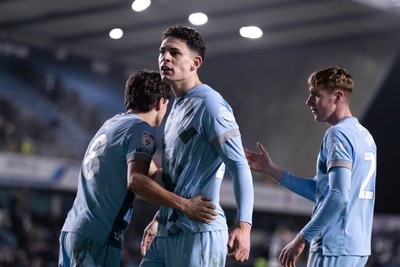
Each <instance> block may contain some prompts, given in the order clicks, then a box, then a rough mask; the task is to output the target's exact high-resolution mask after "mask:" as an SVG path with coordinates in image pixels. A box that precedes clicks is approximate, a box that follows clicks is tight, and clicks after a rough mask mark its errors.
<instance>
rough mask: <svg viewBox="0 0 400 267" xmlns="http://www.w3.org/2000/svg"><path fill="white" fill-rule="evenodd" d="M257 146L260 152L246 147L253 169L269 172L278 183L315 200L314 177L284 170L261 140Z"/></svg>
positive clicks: (247, 157) (249, 162)
mask: <svg viewBox="0 0 400 267" xmlns="http://www.w3.org/2000/svg"><path fill="white" fill-rule="evenodd" d="M257 147H258V150H259V152H254V151H252V150H250V149H248V148H244V151H245V155H246V159H247V161H248V164H249V166H250V168H251V169H252V170H254V171H257V172H261V173H265V174H268V175H269V176H271V177H272V178H273V179H274V180H275V181H276V182H277V183H279V184H280V185H283V186H284V187H286V188H288V189H289V190H291V191H293V192H294V193H296V194H298V195H300V196H302V197H305V198H307V199H309V200H311V201H314V200H315V189H316V184H315V180H314V179H311V178H305V177H300V176H295V175H293V174H291V173H289V172H286V171H284V170H283V169H282V168H280V167H279V166H278V165H276V164H275V163H274V162H273V161H272V159H271V157H270V155H269V153H268V151H267V150H266V149H265V147H264V146H263V145H262V144H261V143H260V142H257Z"/></svg>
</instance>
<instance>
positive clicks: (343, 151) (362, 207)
mask: <svg viewBox="0 0 400 267" xmlns="http://www.w3.org/2000/svg"><path fill="white" fill-rule="evenodd" d="M316 168H317V175H316V177H315V178H314V181H315V183H316V193H315V207H314V212H313V218H312V219H311V221H310V222H309V223H308V224H307V225H306V226H305V227H304V229H303V230H302V231H301V235H302V236H303V237H304V238H305V239H306V240H309V241H310V240H311V239H312V242H311V245H310V251H311V252H316V251H319V250H321V249H322V255H324V256H341V255H343V256H367V255H370V254H371V233H372V221H373V213H374V202H375V178H376V145H375V142H374V140H373V138H372V136H371V134H370V133H369V132H368V130H367V129H366V128H364V127H363V126H362V125H361V124H360V123H359V122H358V120H357V118H354V117H348V118H344V119H342V120H341V121H339V122H338V123H337V124H335V125H334V126H331V127H330V128H329V129H328V130H327V131H326V133H325V135H324V138H323V142H322V145H321V149H320V152H319V156H318V161H317V166H316ZM347 173H348V175H347ZM335 174H336V175H337V174H339V175H338V176H336V177H335V176H330V175H335ZM329 176H330V177H335V178H334V179H333V180H335V179H336V182H337V184H341V185H340V186H338V188H339V189H338V194H342V196H344V197H345V198H346V199H347V205H346V206H345V207H344V208H343V209H341V210H339V213H338V214H336V215H335V216H333V217H332V218H330V220H329V221H328V222H327V223H326V225H322V224H321V222H322V221H324V220H323V217H326V216H329V213H330V212H332V210H329V208H326V207H327V205H329V204H327V202H328V201H329V199H328V197H327V196H328V192H329V191H330V190H332V188H329V187H332V181H329ZM329 183H331V185H330V184H329ZM333 185H335V184H334V182H333ZM340 190H342V191H345V192H340ZM330 198H334V196H333V197H332V196H330ZM339 200H340V199H339ZM324 205H325V206H324ZM333 206H334V205H332V207H333ZM318 229H319V230H318ZM316 230H318V231H316Z"/></svg>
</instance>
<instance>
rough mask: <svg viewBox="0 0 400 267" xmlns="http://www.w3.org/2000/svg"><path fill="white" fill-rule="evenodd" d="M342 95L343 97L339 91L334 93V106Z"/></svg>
mask: <svg viewBox="0 0 400 267" xmlns="http://www.w3.org/2000/svg"><path fill="white" fill-rule="evenodd" d="M343 95H344V93H343V91H341V90H338V91H336V92H335V93H334V97H335V99H334V103H335V104H336V103H337V102H338V101H339V100H340V99H342V97H343Z"/></svg>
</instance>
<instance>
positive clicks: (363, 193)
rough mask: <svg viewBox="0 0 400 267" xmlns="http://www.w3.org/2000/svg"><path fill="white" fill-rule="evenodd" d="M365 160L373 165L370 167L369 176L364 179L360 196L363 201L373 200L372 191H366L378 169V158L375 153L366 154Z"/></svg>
mask: <svg viewBox="0 0 400 267" xmlns="http://www.w3.org/2000/svg"><path fill="white" fill-rule="evenodd" d="M364 159H365V160H367V161H370V162H371V165H370V167H369V171H368V174H367V176H366V177H365V178H364V181H363V182H362V184H361V188H360V193H359V194H358V197H359V198H361V199H372V198H373V196H374V192H372V191H367V190H365V189H366V188H367V185H368V183H369V181H370V180H371V177H372V175H373V174H374V172H375V169H376V158H375V155H374V153H372V152H366V153H365V158H364Z"/></svg>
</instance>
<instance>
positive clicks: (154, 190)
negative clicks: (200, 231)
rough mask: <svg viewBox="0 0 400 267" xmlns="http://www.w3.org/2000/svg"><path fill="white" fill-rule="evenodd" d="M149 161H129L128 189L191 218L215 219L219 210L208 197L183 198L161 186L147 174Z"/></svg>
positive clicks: (151, 201) (203, 220)
mask: <svg viewBox="0 0 400 267" xmlns="http://www.w3.org/2000/svg"><path fill="white" fill-rule="evenodd" d="M148 173H149V163H147V162H145V161H139V160H132V161H130V162H129V163H128V189H129V190H130V191H132V192H134V193H136V194H138V195H140V196H141V197H142V198H143V199H144V200H146V201H148V202H150V203H152V204H155V205H162V206H167V207H171V208H174V209H177V210H179V211H181V212H183V213H184V214H185V215H187V216H188V217H189V218H191V219H194V220H198V221H201V222H204V223H209V222H211V221H212V220H215V218H216V215H217V212H216V211H215V208H216V207H215V206H214V205H213V204H212V203H211V202H210V201H211V199H210V198H208V197H203V196H197V197H194V198H191V199H185V198H182V197H180V196H178V195H176V194H174V193H172V192H170V191H168V190H166V189H164V188H163V187H162V186H160V185H159V184H158V183H157V182H155V181H154V180H152V179H151V178H150V177H148V176H147V174H148Z"/></svg>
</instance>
